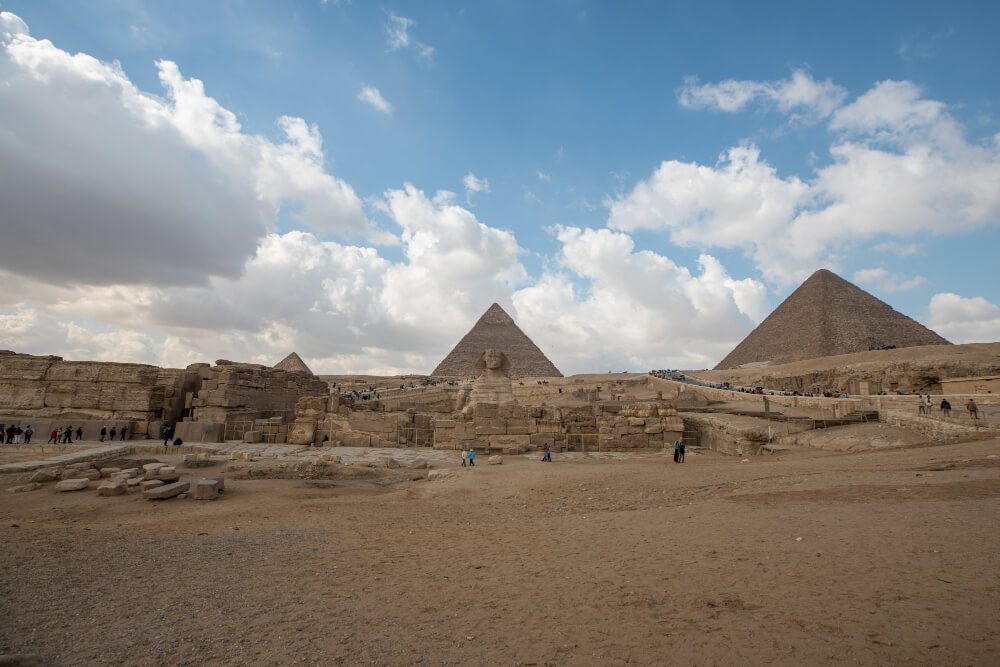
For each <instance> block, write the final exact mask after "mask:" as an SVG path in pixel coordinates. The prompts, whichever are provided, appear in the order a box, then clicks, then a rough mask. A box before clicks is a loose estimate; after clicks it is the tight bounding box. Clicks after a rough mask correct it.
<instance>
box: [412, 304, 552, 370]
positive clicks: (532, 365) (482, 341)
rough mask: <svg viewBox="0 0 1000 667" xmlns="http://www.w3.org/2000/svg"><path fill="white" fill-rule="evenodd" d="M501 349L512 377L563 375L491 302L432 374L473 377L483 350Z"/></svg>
mask: <svg viewBox="0 0 1000 667" xmlns="http://www.w3.org/2000/svg"><path fill="white" fill-rule="evenodd" d="M490 348H493V349H497V350H500V351H501V352H503V353H504V354H506V355H507V359H508V360H509V361H510V375H511V377H528V376H531V377H562V373H560V372H559V369H558V368H556V367H555V365H553V363H552V362H551V361H549V360H548V358H547V357H546V356H545V355H544V354H542V351H541V350H539V349H538V346H537V345H535V344H534V343H533V342H531V339H530V338H528V337H527V336H526V335H525V333H524V332H523V331H521V329H520V328H519V327H518V326H517V324H515V323H514V320H513V319H511V316H510V315H508V314H507V313H506V311H504V309H503V308H501V307H500V306H499V305H498V304H495V303H494V304H493V305H492V306H490V307H489V309H488V310H487V311H486V312H485V313H484V314H483V316H482V317H480V318H479V321H478V322H476V324H475V326H473V327H472V329H470V330H469V333H467V334H465V337H463V338H462V340H460V341H459V342H458V345H456V346H455V349H453V350H452V351H451V352H450V353H449V354H448V356H447V357H445V358H444V361H442V362H441V363H440V364H438V367H437V368H435V369H434V372H433V373H431V375H432V376H439V377H441V376H444V377H475V376H476V375H477V374H478V371H477V369H476V362H478V361H479V357H480V355H481V354H482V353H483V351H484V350H488V349H490Z"/></svg>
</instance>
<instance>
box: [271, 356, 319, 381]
mask: <svg viewBox="0 0 1000 667" xmlns="http://www.w3.org/2000/svg"><path fill="white" fill-rule="evenodd" d="M274 367H275V368H277V369H279V370H283V371H292V372H293V373H305V374H306V375H313V372H312V371H311V370H309V367H308V366H306V362H304V361H302V357H300V356H299V355H298V354H297V353H295V352H292V353H291V354H290V355H288V356H287V357H285V358H284V359H282V360H281V361H279V362H278V363H276V364H275V365H274Z"/></svg>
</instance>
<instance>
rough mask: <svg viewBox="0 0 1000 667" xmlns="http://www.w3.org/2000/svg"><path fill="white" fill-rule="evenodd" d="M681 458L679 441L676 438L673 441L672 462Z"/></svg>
mask: <svg viewBox="0 0 1000 667" xmlns="http://www.w3.org/2000/svg"><path fill="white" fill-rule="evenodd" d="M680 458H681V441H680V440H678V441H677V442H675V443H674V463H677V462H678V461H680Z"/></svg>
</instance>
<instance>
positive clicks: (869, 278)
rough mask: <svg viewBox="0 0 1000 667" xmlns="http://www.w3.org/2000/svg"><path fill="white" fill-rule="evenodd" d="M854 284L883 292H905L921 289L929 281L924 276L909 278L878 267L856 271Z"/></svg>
mask: <svg viewBox="0 0 1000 667" xmlns="http://www.w3.org/2000/svg"><path fill="white" fill-rule="evenodd" d="M854 282H857V283H861V284H862V285H866V286H868V287H870V288H873V289H876V290H879V291H882V292H904V291H906V290H911V289H915V288H917V287H920V286H921V285H923V284H925V283H926V282H927V279H926V278H924V277H923V276H913V277H907V276H904V275H903V274H901V273H890V272H889V271H888V270H886V269H884V268H882V267H876V268H872V269H859V270H857V271H855V272H854Z"/></svg>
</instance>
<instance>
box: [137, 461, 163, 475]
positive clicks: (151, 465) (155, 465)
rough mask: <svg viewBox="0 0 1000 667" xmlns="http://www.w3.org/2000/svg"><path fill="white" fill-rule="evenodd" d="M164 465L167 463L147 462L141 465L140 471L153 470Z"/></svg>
mask: <svg viewBox="0 0 1000 667" xmlns="http://www.w3.org/2000/svg"><path fill="white" fill-rule="evenodd" d="M166 465H167V464H166V463H147V464H146V465H144V466H142V471H143V472H144V473H148V472H155V471H157V470H159V469H160V468H163V467H164V466H166Z"/></svg>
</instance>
